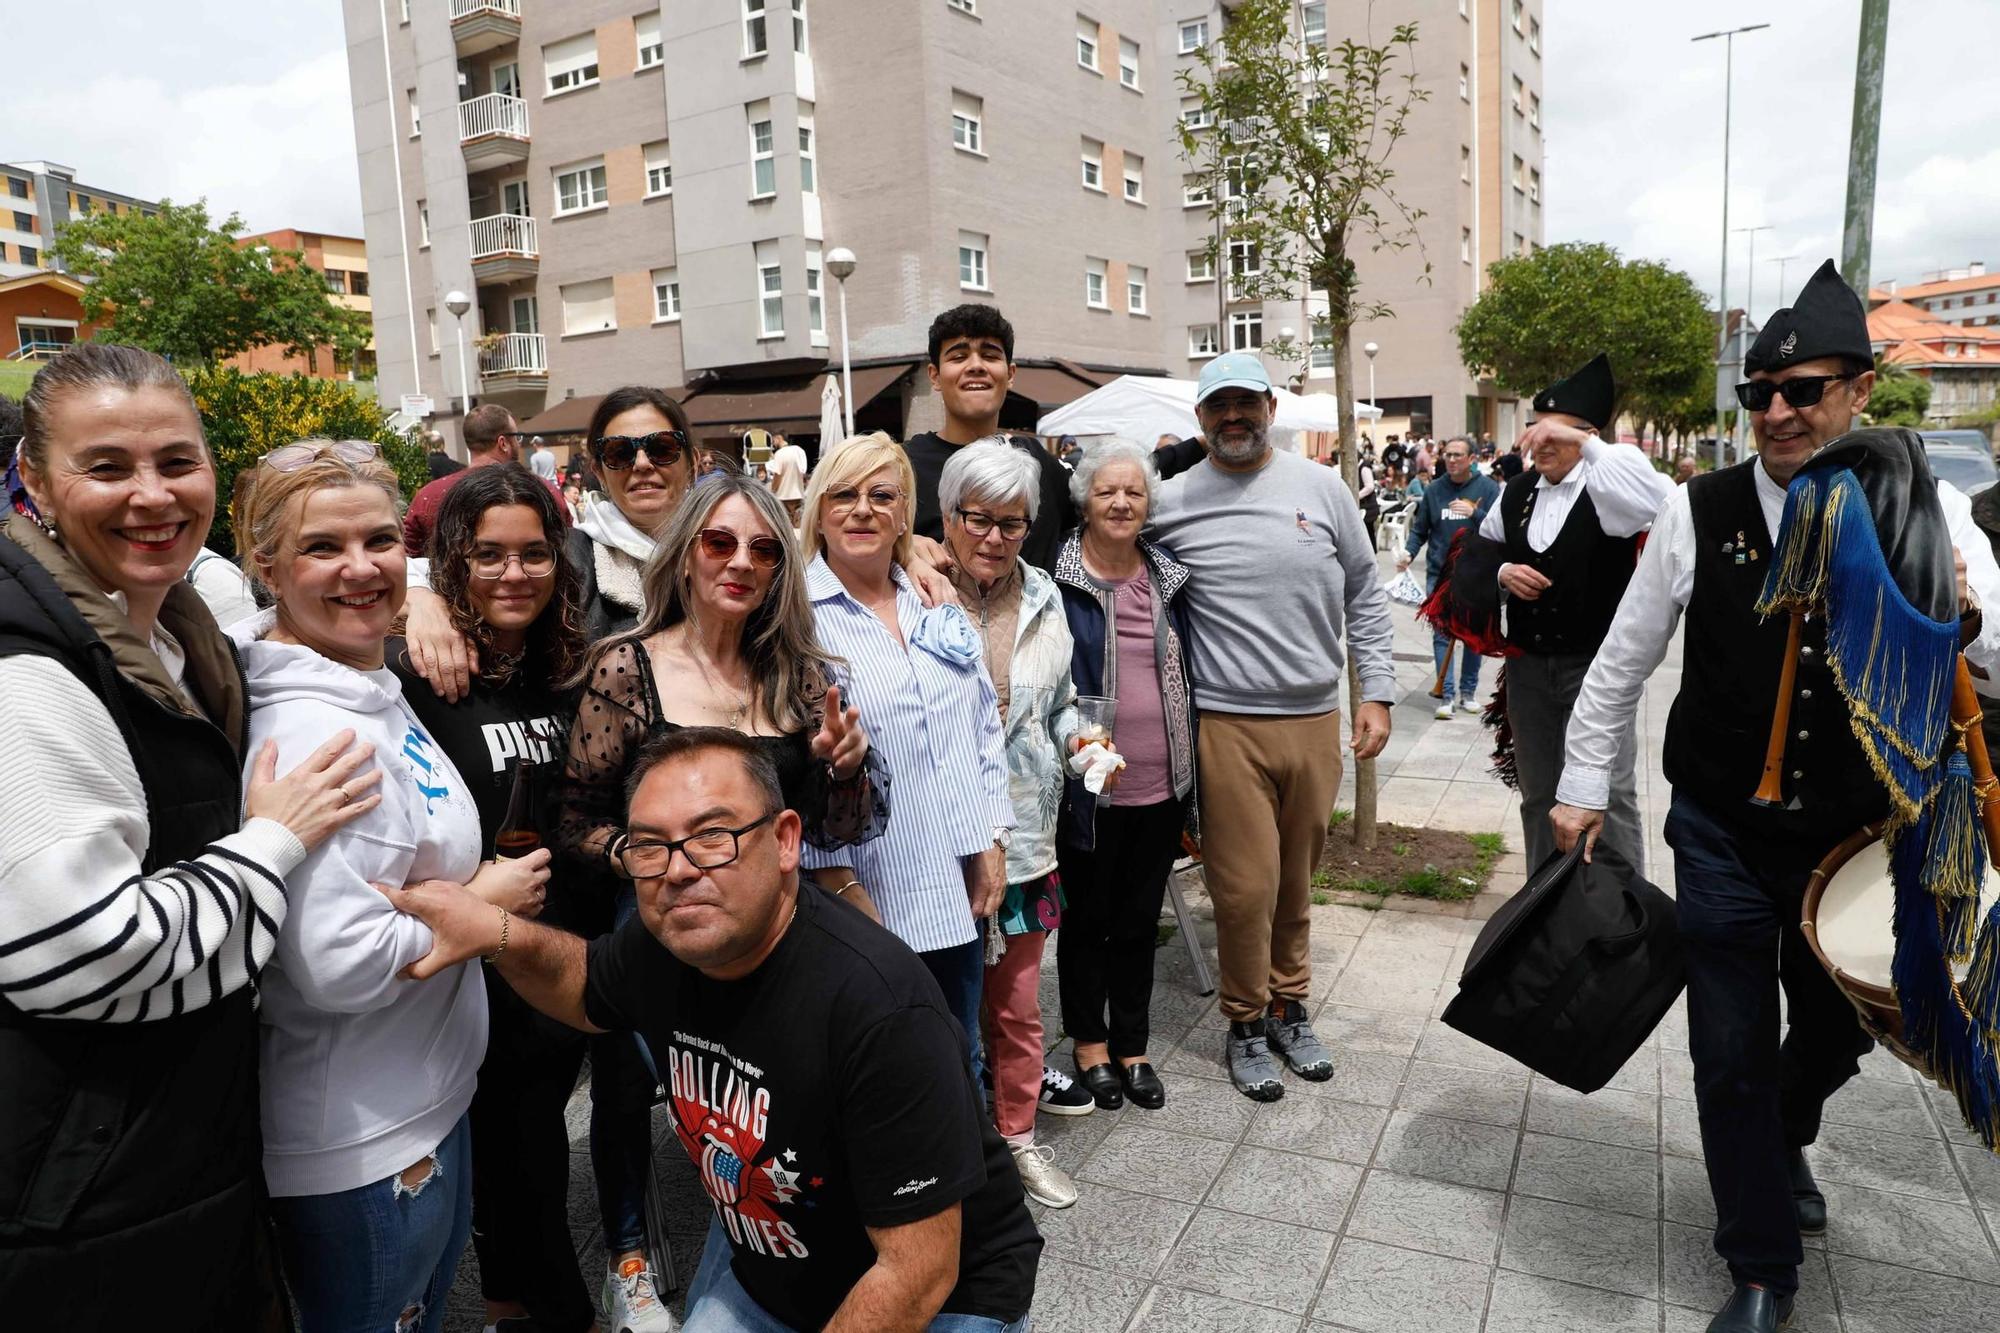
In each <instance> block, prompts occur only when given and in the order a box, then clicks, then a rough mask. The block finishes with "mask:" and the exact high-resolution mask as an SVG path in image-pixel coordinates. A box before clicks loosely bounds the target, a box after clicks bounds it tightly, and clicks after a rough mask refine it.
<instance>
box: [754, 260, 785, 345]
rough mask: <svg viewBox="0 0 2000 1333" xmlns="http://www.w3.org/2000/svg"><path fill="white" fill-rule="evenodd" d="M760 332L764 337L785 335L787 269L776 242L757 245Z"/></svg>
mask: <svg viewBox="0 0 2000 1333" xmlns="http://www.w3.org/2000/svg"><path fill="white" fill-rule="evenodd" d="M757 332H758V336H759V337H764V338H782V337H784V336H785V270H784V269H783V268H782V267H781V266H780V265H779V263H778V243H777V242H776V241H759V242H757Z"/></svg>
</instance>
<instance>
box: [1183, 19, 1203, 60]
mask: <svg viewBox="0 0 2000 1333" xmlns="http://www.w3.org/2000/svg"><path fill="white" fill-rule="evenodd" d="M1207 45H1208V20H1207V19H1189V20H1188V21H1187V22H1186V23H1183V24H1181V54H1182V55H1184V56H1186V55H1193V54H1194V53H1195V52H1196V51H1199V50H1201V48H1202V47H1204V46H1207Z"/></svg>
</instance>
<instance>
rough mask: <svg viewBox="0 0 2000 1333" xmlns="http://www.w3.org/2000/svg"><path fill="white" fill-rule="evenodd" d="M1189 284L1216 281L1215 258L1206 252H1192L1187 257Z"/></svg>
mask: <svg viewBox="0 0 2000 1333" xmlns="http://www.w3.org/2000/svg"><path fill="white" fill-rule="evenodd" d="M1187 280H1188V281H1189V282H1214V281H1215V256H1214V255H1212V254H1210V253H1209V252H1208V251H1206V250H1190V251H1188V256H1187Z"/></svg>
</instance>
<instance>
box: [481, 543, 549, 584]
mask: <svg viewBox="0 0 2000 1333" xmlns="http://www.w3.org/2000/svg"><path fill="white" fill-rule="evenodd" d="M466 563H467V564H468V565H469V566H470V567H471V569H472V577H474V578H476V579H503V578H506V577H507V566H508V565H510V564H512V565H519V566H520V567H521V572H522V573H523V574H525V575H527V576H528V577H529V578H531V579H545V578H547V577H548V576H549V575H551V574H553V573H555V572H556V553H555V552H554V551H551V550H548V549H546V548H544V549H542V550H538V551H526V552H516V551H474V552H473V553H472V559H471V560H469V561H467V562H466Z"/></svg>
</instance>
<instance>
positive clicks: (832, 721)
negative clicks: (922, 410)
mask: <svg viewBox="0 0 2000 1333" xmlns="http://www.w3.org/2000/svg"><path fill="white" fill-rule="evenodd" d="M644 601H645V605H646V613H645V615H644V616H643V617H642V618H641V619H640V620H639V622H638V623H637V624H636V625H634V626H633V627H632V628H631V629H629V630H627V631H625V632H624V633H621V634H618V635H615V636H613V637H612V638H611V639H609V640H607V641H606V642H604V643H602V644H600V645H598V647H597V648H596V649H595V650H594V652H593V654H592V658H591V663H590V666H589V667H588V669H587V670H586V671H585V672H584V673H583V674H582V677H581V681H580V683H581V684H582V687H583V698H582V701H581V704H580V706H579V708H578V711H577V716H576V721H575V723H574V725H573V726H572V727H571V730H570V735H569V760H568V767H567V771H566V773H565V780H564V784H563V809H562V824H561V829H560V831H559V833H558V842H559V843H560V845H561V847H562V849H563V850H564V852H565V853H566V854H567V855H568V857H570V858H571V859H572V860H573V861H574V862H575V863H576V864H577V866H578V868H579V870H587V871H590V872H593V873H594V874H595V875H596V876H597V877H598V879H599V882H601V883H608V884H609V885H610V886H611V887H610V890H609V892H610V895H611V896H613V897H614V898H615V900H616V903H617V909H616V920H617V921H619V922H623V921H624V920H625V918H626V917H628V916H630V915H631V913H632V912H633V910H634V909H635V906H636V899H635V896H634V893H633V888H632V884H631V880H630V878H629V877H628V876H627V875H626V872H625V868H624V864H623V862H622V861H621V860H620V859H619V857H618V850H619V848H620V847H622V846H623V843H624V829H625V784H626V779H627V777H628V775H629V774H630V773H631V770H632V765H633V764H634V762H635V761H636V760H637V759H638V757H639V751H640V750H641V748H643V746H644V745H645V742H646V740H647V738H648V737H650V736H653V735H656V734H659V733H661V732H665V731H672V730H677V729H679V728H682V727H695V726H723V727H729V728H730V729H732V730H735V731H740V732H744V733H745V734H747V735H750V736H753V737H756V738H757V741H758V744H759V745H760V747H762V748H764V749H765V750H767V751H768V753H769V754H770V756H771V759H772V761H773V762H774V764H775V765H776V767H777V770H778V775H779V781H780V783H781V785H782V786H783V789H784V795H785V804H786V805H787V806H788V807H789V808H790V809H793V810H795V811H797V812H798V814H799V816H800V818H801V819H802V820H803V821H804V823H805V830H806V832H805V836H806V839H807V841H808V843H810V844H811V845H813V846H815V847H818V848H821V849H824V850H825V851H826V853H827V856H828V864H827V865H825V866H824V867H823V868H822V869H821V870H820V871H819V872H818V876H817V878H818V881H819V883H820V884H821V885H822V886H823V887H825V888H826V889H827V890H828V891H829V892H832V893H835V894H836V896H839V897H842V898H843V899H844V900H846V901H848V902H850V903H853V904H854V905H855V906H856V907H859V908H861V909H862V910H864V911H866V910H869V907H870V905H869V903H868V901H867V896H866V891H865V890H864V889H862V888H861V887H859V885H857V884H856V877H855V875H854V873H853V871H852V869H851V868H850V867H848V866H847V865H846V864H845V863H844V861H845V858H844V857H842V856H841V855H839V854H838V853H837V852H836V850H835V849H838V848H841V847H843V846H845V845H846V844H848V843H852V842H855V841H859V840H861V839H865V838H870V837H873V836H875V835H876V834H877V833H878V832H879V831H880V830H881V827H882V824H883V821H884V820H885V818H886V815H887V811H886V808H885V806H884V803H883V801H882V799H881V793H882V790H883V787H884V782H883V779H882V778H881V777H880V775H879V774H871V772H870V771H869V768H868V764H867V759H868V753H869V749H868V738H867V736H866V734H865V733H864V732H863V731H862V729H861V726H860V719H859V714H858V713H857V712H856V711H855V710H854V709H853V708H849V707H845V706H843V705H842V703H841V701H840V691H839V690H838V689H836V688H829V686H830V684H831V680H832V674H833V668H834V665H835V664H834V662H833V661H832V659H830V658H829V657H827V655H826V654H825V653H823V652H821V651H820V649H819V646H818V644H817V643H816V641H815V639H814V634H813V622H812V611H811V608H810V607H809V605H808V604H807V602H806V596H805V577H804V573H803V571H802V570H801V568H800V563H799V558H798V548H797V547H796V546H795V545H794V543H793V542H792V540H791V527H790V525H789V524H788V523H787V522H786V521H785V513H784V510H783V508H782V507H780V506H779V504H778V502H777V501H776V500H775V499H773V498H772V496H771V493H770V492H769V491H768V490H767V489H766V488H765V487H764V486H763V485H762V483H760V482H756V481H752V480H751V479H749V478H748V477H745V476H742V475H740V474H736V473H724V474H720V475H717V476H712V477H709V478H707V479H706V480H704V481H702V482H701V483H699V484H698V485H696V486H695V488H694V490H693V491H691V492H690V493H689V494H688V497H687V499H686V500H685V501H684V502H683V503H682V504H681V506H680V508H679V510H678V511H677V512H676V513H675V515H674V517H673V519H672V521H671V522H670V523H669V524H668V525H667V527H666V529H665V530H664V531H663V532H662V533H661V536H660V544H659V551H658V554H656V555H655V556H654V558H653V559H652V560H651V561H650V562H649V563H648V564H647V566H646V576H645V584H644ZM835 862H840V864H835ZM634 1049H635V1048H634V1046H633V1043H632V1041H631V1038H630V1037H629V1036H628V1035H626V1034H622V1033H614V1034H607V1035H606V1036H604V1037H601V1038H597V1039H594V1044H593V1046H592V1065H591V1135H590V1139H591V1157H592V1161H593V1163H594V1164H595V1166H596V1169H597V1184H598V1203H599V1207H600V1209H601V1210H602V1212H603V1223H604V1237H605V1242H604V1245H605V1250H606V1253H607V1255H608V1256H609V1258H610V1262H611V1267H612V1272H611V1274H610V1276H609V1278H607V1287H611V1286H612V1285H613V1284H614V1283H616V1284H617V1285H618V1286H619V1290H620V1291H622V1290H624V1289H625V1288H627V1287H631V1286H634V1285H636V1284H637V1283H638V1282H639V1280H640V1279H641V1278H644V1279H645V1281H646V1284H647V1287H648V1289H649V1288H650V1282H651V1278H650V1274H646V1273H645V1272H644V1270H643V1268H634V1267H633V1265H643V1264H644V1254H643V1249H644V1244H645V1238H646V1237H645V1221H644V1213H643V1210H642V1195H641V1183H642V1181H643V1177H642V1176H641V1174H640V1173H641V1172H642V1171H644V1170H646V1169H648V1166H647V1161H648V1159H647V1156H646V1153H647V1150H648V1146H649V1144H650V1142H651V1122H650V1118H649V1114H648V1110H649V1107H650V1105H651V1102H652V1091H653V1086H654V1080H653V1078H652V1077H651V1076H650V1075H649V1074H647V1073H645V1072H644V1071H643V1069H640V1070H639V1071H637V1073H636V1076H633V1075H634V1071H633V1070H631V1069H628V1068H627V1063H626V1062H627V1060H628V1059H629V1053H630V1052H632V1051H633V1050H634ZM599 1051H606V1052H607V1055H605V1056H600V1055H599V1054H598V1053H597V1052H599ZM631 1063H633V1064H637V1063H638V1062H637V1061H636V1060H632V1061H631ZM617 1294H619V1293H618V1292H617V1291H614V1292H611V1293H610V1295H608V1296H607V1302H606V1303H607V1305H608V1304H610V1296H613V1295H617ZM645 1294H646V1293H645V1292H644V1291H641V1292H638V1293H636V1296H643V1295H645ZM636 1296H635V1298H636ZM614 1322H615V1320H614Z"/></svg>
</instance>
